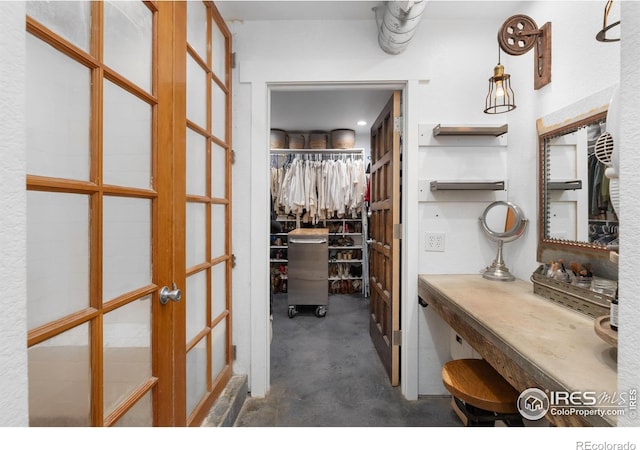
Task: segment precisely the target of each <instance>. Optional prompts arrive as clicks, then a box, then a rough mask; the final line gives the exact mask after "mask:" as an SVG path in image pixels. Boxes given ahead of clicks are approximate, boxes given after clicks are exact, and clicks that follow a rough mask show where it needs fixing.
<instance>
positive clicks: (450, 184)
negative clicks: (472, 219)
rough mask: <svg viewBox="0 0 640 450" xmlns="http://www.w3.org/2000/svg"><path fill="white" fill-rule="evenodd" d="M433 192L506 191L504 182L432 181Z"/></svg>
mask: <svg viewBox="0 0 640 450" xmlns="http://www.w3.org/2000/svg"><path fill="white" fill-rule="evenodd" d="M430 185H431V190H432V191H504V181H432V182H431V183H430Z"/></svg>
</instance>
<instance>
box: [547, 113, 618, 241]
mask: <svg viewBox="0 0 640 450" xmlns="http://www.w3.org/2000/svg"><path fill="white" fill-rule="evenodd" d="M605 133H606V123H605V121H604V119H602V120H594V121H593V122H590V123H586V124H584V125H583V126H581V127H579V128H574V129H569V130H566V131H565V132H564V133H562V134H558V135H554V136H549V137H546V138H544V140H543V145H544V149H543V151H544V158H545V159H544V161H545V164H546V171H545V173H546V179H545V183H544V185H545V186H546V195H545V197H544V198H545V199H546V202H545V208H544V211H545V212H546V217H545V221H544V224H545V228H544V237H545V238H548V239H556V240H565V241H576V242H587V243H590V244H595V245H605V246H606V245H611V244H613V245H617V244H618V234H617V231H618V218H617V216H616V213H615V211H614V209H613V204H612V202H611V198H610V195H609V178H608V177H607V176H606V175H605V171H606V169H607V164H605V162H603V161H606V158H607V154H606V152H605V151H604V150H603V149H604V148H605V146H603V145H601V143H602V142H603V138H605V137H606V134H605ZM609 156H610V154H609ZM609 159H610V158H609Z"/></svg>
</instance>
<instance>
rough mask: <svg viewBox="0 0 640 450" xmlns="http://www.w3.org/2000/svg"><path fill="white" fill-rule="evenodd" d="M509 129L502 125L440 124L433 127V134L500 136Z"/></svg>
mask: <svg viewBox="0 0 640 450" xmlns="http://www.w3.org/2000/svg"><path fill="white" fill-rule="evenodd" d="M508 130H509V126H508V125H507V124H504V125H477V126H468V127H467V126H442V125H441V124H438V125H436V126H435V127H433V135H434V136H495V137H498V136H501V135H503V134H505V133H506V132H507V131H508Z"/></svg>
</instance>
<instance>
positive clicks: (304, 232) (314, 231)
mask: <svg viewBox="0 0 640 450" xmlns="http://www.w3.org/2000/svg"><path fill="white" fill-rule="evenodd" d="M328 234H329V229H328V228H296V229H295V230H292V231H289V236H306V237H308V236H327V235H328Z"/></svg>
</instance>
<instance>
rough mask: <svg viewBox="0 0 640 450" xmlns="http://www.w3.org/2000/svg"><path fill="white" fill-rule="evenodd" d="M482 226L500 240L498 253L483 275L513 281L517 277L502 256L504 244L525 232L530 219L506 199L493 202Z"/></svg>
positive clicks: (486, 210)
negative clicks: (510, 270)
mask: <svg viewBox="0 0 640 450" xmlns="http://www.w3.org/2000/svg"><path fill="white" fill-rule="evenodd" d="M479 220H480V228H481V229H482V231H483V232H484V233H485V234H486V235H487V236H488V237H489V238H490V239H491V240H494V241H496V242H498V254H497V256H496V259H494V260H493V263H492V264H491V265H490V266H488V267H487V268H486V269H485V270H484V272H483V273H482V276H483V277H484V278H487V279H489V280H496V281H513V280H515V277H514V276H513V275H512V274H511V272H509V268H508V267H507V266H506V265H505V263H504V259H503V257H502V246H503V245H504V243H505V242H511V241H515V240H516V239H518V238H519V237H520V236H522V234H523V233H524V231H525V229H526V227H527V222H528V220H527V219H525V217H524V214H523V213H522V210H521V209H520V208H519V207H518V206H517V205H515V204H513V203H511V202H505V201H497V202H493V203H491V204H490V205H489V206H487V208H486V209H485V210H484V213H483V214H482V217H480V219H479Z"/></svg>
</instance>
